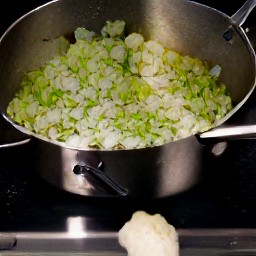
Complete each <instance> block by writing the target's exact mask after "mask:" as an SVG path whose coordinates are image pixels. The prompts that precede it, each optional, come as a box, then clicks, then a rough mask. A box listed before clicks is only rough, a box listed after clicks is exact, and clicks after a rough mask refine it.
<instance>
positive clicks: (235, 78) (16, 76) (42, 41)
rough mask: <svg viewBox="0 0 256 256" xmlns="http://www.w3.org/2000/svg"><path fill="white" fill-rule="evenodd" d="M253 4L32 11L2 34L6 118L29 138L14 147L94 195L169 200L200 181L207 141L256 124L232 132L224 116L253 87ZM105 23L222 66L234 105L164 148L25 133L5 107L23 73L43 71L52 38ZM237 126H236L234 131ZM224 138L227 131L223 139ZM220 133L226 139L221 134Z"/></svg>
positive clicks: (102, 3)
mask: <svg viewBox="0 0 256 256" xmlns="http://www.w3.org/2000/svg"><path fill="white" fill-rule="evenodd" d="M255 4H256V1H251V0H248V1H247V2H245V4H244V5H243V6H242V7H241V9H239V10H238V11H237V13H235V14H234V15H233V16H231V17H229V16H228V15H226V14H224V13H222V12H220V11H218V10H216V9H213V8H210V7H208V6H205V5H202V4H199V3H196V2H192V1H187V0H141V1H137V0H84V1H81V0H57V1H51V2H49V3H46V4H44V5H42V6H39V7H38V8H36V9H34V10H32V11H30V12H29V13H27V14H25V15H24V16H22V17H21V18H19V19H18V20H17V21H16V22H14V23H13V24H12V25H11V26H10V27H9V28H8V29H7V31H6V32H5V33H4V34H3V36H2V37H1V39H0V89H1V94H0V110H1V116H2V117H3V118H4V121H5V122H7V123H8V124H10V125H11V126H12V127H13V128H15V131H18V133H20V134H22V135H25V137H23V138H22V139H21V140H20V141H19V142H13V143H6V144H4V145H2V146H1V147H10V146H13V145H15V146H16V145H17V144H18V145H19V144H23V143H31V146H32V148H33V156H28V158H29V159H33V165H34V170H35V171H36V172H38V173H39V174H40V176H42V177H43V178H44V179H46V180H47V181H48V182H50V183H51V184H53V185H54V186H57V187H58V188H60V189H63V190H65V191H68V192H71V193H75V194H79V195H84V196H95V197H112V196H121V197H122V196H143V197H144V196H146V197H165V196H170V195H175V194H177V193H181V192H183V191H186V190H188V189H190V188H191V187H193V186H194V185H195V184H197V183H198V182H199V181H200V179H201V172H202V154H203V148H204V145H203V141H204V140H207V139H209V138H213V137H217V138H221V139H224V138H227V137H228V136H237V133H238V134H239V136H241V137H250V136H254V137H255V134H256V128H255V127H256V126H255V125H253V126H246V127H244V126H241V127H240V126H239V127H236V129H238V130H239V132H237V130H236V129H235V132H233V134H230V129H228V128H225V127H224V128H223V125H224V126H225V123H226V121H227V120H228V119H229V118H230V117H231V116H232V115H233V114H234V113H236V112H237V111H238V109H240V108H241V107H242V106H243V104H244V103H245V102H246V101H247V100H248V98H249V97H250V95H251V94H252V92H253V90H254V88H255V76H256V74H255V53H254V50H253V47H252V45H251V43H250V41H249V40H248V38H247V36H246V34H245V32H244V30H243V29H242V27H241V25H242V24H243V22H244V21H245V20H246V18H247V16H248V15H249V13H250V12H251V10H252V9H253V8H254V6H255ZM108 20H124V21H125V22H126V24H127V29H128V30H129V31H130V32H134V31H137V32H140V33H143V35H144V36H145V37H146V38H151V39H155V40H157V41H159V42H161V43H162V44H163V45H164V46H165V47H168V48H171V49H174V50H175V51H177V52H179V53H181V54H183V55H190V56H194V57H197V58H199V59H204V60H207V61H209V62H211V63H217V64H219V65H220V66H221V67H222V73H221V77H220V80H221V81H222V82H223V83H225V84H226V86H227V88H228V90H229V92H230V95H231V98H232V101H233V106H234V107H233V109H232V110H231V111H230V112H229V113H228V114H227V115H226V116H225V117H224V118H222V119H221V120H219V121H218V123H216V127H215V128H214V129H211V130H209V131H206V132H204V133H202V134H196V135H193V136H189V137H187V138H183V139H180V140H177V141H173V142H169V143H166V144H164V145H161V146H153V147H148V148H141V149H131V150H129V149H127V150H125V149H120V150H99V149H90V150H88V149H80V148H79V149H78V148H71V147H66V146H63V145H59V144H57V143H55V142H54V141H49V140H46V139H43V138H41V137H39V136H37V135H36V134H33V133H32V134H31V133H28V132H27V131H26V130H25V129H24V128H23V127H21V126H19V125H17V124H16V123H15V122H13V121H12V120H11V119H10V118H9V117H8V115H7V114H6V108H7V105H8V103H9V102H10V100H11V99H12V97H13V96H14V95H15V93H16V92H17V90H18V89H19V84H20V82H21V80H22V77H23V75H24V73H25V72H27V71H29V70H33V69H38V68H39V67H40V66H41V65H43V64H44V63H45V62H46V61H47V60H49V59H50V58H51V57H52V56H54V55H55V54H57V53H58V47H57V46H56V43H55V39H56V38H58V37H60V36H62V35H64V36H68V35H70V34H72V33H73V32H74V30H75V29H76V28H77V27H81V26H82V27H88V28H90V29H91V30H92V31H99V30H100V29H101V28H102V24H104V23H105V22H106V21H108ZM232 131H234V130H231V132H232ZM223 135H225V136H224V137H223ZM222 137H223V138H222Z"/></svg>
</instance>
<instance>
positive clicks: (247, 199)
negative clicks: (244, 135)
mask: <svg viewBox="0 0 256 256" xmlns="http://www.w3.org/2000/svg"><path fill="white" fill-rule="evenodd" d="M44 2H46V1H42V0H41V1H38V0H25V1H22V3H21V2H17V3H16V2H15V4H13V6H15V10H13V6H12V5H11V2H9V3H7V6H6V10H5V9H4V8H3V7H2V8H1V11H0V12H1V15H0V24H1V31H0V32H1V33H3V32H4V30H5V29H6V28H7V26H8V25H9V24H11V22H13V21H14V20H15V19H16V18H18V17H20V15H22V14H24V13H25V12H27V11H29V10H31V9H32V8H34V7H37V6H38V5H40V4H42V3H44ZM200 2H202V3H205V4H208V5H209V6H212V7H214V8H218V9H220V8H222V10H223V11H224V12H226V13H227V14H230V15H231V14H233V12H234V11H236V10H237V9H238V8H239V7H240V6H241V4H242V3H243V1H238V2H235V3H232V9H231V8H229V9H228V7H226V6H222V7H221V6H220V3H219V5H218V3H216V2H217V1H200ZM222 2H223V1H222ZM239 3H241V4H240V5H239ZM249 22H251V23H253V19H250V20H248V23H249ZM251 23H250V26H251ZM255 25H256V22H255ZM255 35H256V34H255ZM255 99H256V93H254V94H253V95H252V96H251V97H250V99H249V100H248V102H246V104H245V106H244V107H243V108H242V109H241V110H239V111H238V113H236V115H235V116H234V117H233V118H232V120H230V122H231V123H232V122H234V123H237V122H238V123H252V122H254V121H255V122H256V120H255V119H256V104H255ZM255 156H256V140H255V139H247V140H236V141H229V142H228V146H227V148H226V150H225V151H224V153H223V154H221V155H220V156H213V155H212V154H206V155H205V158H204V173H203V179H202V181H201V182H200V183H199V184H198V185H197V186H195V187H194V188H192V189H191V190H189V191H186V192H184V193H182V194H179V195H176V196H171V197H168V198H161V199H145V198H143V199H139V198H90V197H84V196H79V195H74V194H70V193H68V192H65V191H61V190H59V189H57V188H55V187H53V186H51V185H50V184H48V183H47V182H45V181H44V180H42V178H41V177H39V176H38V175H37V173H36V172H35V171H34V170H33V166H31V162H32V159H31V158H32V157H33V149H32V148H31V145H30V144H25V145H21V146H18V147H12V148H0V175H1V178H0V232H1V231H2V232H4V231H17V232H18V231H65V229H66V223H67V219H68V218H70V217H77V216H82V217H85V218H88V219H90V221H91V222H89V223H92V224H91V225H92V226H91V228H93V229H97V228H99V229H101V230H106V231H117V230H118V229H119V228H120V227H121V226H122V225H123V224H124V222H125V221H127V220H128V219H129V218H130V216H131V215H132V213H133V212H134V211H136V210H145V211H148V212H149V213H161V214H162V215H163V216H164V217H166V219H167V220H168V221H169V222H170V223H172V224H173V225H174V226H175V227H177V228H185V229H186V228H256V218H255V214H256V157H255ZM89 228H90V227H89Z"/></svg>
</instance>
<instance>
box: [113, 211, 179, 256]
mask: <svg viewBox="0 0 256 256" xmlns="http://www.w3.org/2000/svg"><path fill="white" fill-rule="evenodd" d="M118 240H119V243H120V245H121V246H122V247H124V248H125V249H126V250H127V253H128V256H142V255H147V256H178V255H179V241H178V234H177V232H176V230H175V228H174V227H173V226H172V225H170V224H169V223H168V222H167V221H166V220H165V218H164V217H163V216H161V215H160V214H154V215H150V214H148V213H146V212H144V211H137V212H135V213H134V214H133V216H132V218H131V220H130V221H128V222H126V223H125V225H124V226H123V227H122V228H121V229H120V230H119V232H118Z"/></svg>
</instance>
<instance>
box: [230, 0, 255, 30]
mask: <svg viewBox="0 0 256 256" xmlns="http://www.w3.org/2000/svg"><path fill="white" fill-rule="evenodd" d="M255 6H256V0H247V1H246V2H245V3H244V5H243V6H242V7H241V8H240V9H239V10H238V11H237V12H236V13H235V14H234V15H232V16H231V20H233V22H234V23H235V24H236V25H238V26H241V25H242V24H243V23H244V22H245V21H246V19H247V17H248V15H249V14H250V13H251V11H252V10H253V9H254V7H255Z"/></svg>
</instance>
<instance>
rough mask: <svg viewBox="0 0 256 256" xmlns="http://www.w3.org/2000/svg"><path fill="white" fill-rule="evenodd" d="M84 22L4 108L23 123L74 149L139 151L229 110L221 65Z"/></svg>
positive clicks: (119, 24)
mask: <svg viewBox="0 0 256 256" xmlns="http://www.w3.org/2000/svg"><path fill="white" fill-rule="evenodd" d="M124 28H125V22H124V21H121V20H116V21H107V22H106V24H105V26H104V27H103V28H102V30H101V34H100V35H99V34H96V33H94V32H93V31H89V30H87V29H86V28H83V27H79V28H77V29H76V30H75V32H74V35H75V39H76V42H75V43H73V44H70V45H69V47H68V50H67V52H66V53H65V54H62V55H59V56H56V57H54V58H52V59H51V60H49V61H48V62H47V63H46V64H45V65H43V66H42V67H41V68H40V69H39V70H34V71H29V72H27V73H26V74H25V76H24V79H23V81H22V83H21V85H22V89H21V90H20V91H19V92H17V94H16V95H15V97H14V98H13V100H12V101H11V102H10V104H9V105H8V108H7V114H8V115H9V116H10V117H11V118H12V119H13V120H14V121H15V122H16V123H18V124H19V125H21V126H24V127H25V128H27V129H28V130H29V131H31V132H33V133H36V134H38V135H40V136H42V137H44V138H47V139H50V140H51V141H56V142H57V141H58V142H63V143H65V145H67V146H71V147H76V148H83V149H89V148H96V149H134V148H144V147H151V146H158V145H163V144H165V143H168V142H171V141H175V140H178V139H181V138H185V137H188V136H190V135H193V134H196V133H198V132H203V131H205V130H208V129H210V128H211V127H213V126H214V122H215V121H216V120H217V119H220V118H221V117H223V116H225V115H226V114H227V113H228V112H229V111H230V110H231V108H232V103H231V98H230V96H229V94H228V92H227V90H226V87H225V85H224V84H221V83H219V82H218V77H219V75H220V72H221V67H220V66H219V65H215V66H214V67H209V65H208V64H207V63H206V62H204V61H202V60H199V59H196V58H192V57H190V56H182V55H180V54H179V53H177V52H175V51H173V50H171V49H166V48H165V47H163V45H161V44H160V43H159V42H157V41H153V40H145V38H144V37H143V35H141V34H138V33H131V34H129V35H128V36H125V35H124Z"/></svg>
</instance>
